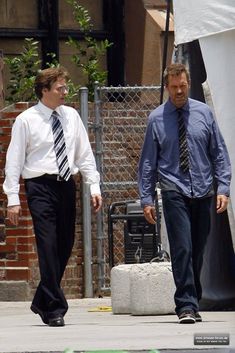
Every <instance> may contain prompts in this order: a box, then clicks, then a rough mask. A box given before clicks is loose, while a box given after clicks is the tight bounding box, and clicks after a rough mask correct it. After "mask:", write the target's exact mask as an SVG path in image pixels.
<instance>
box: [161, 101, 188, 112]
mask: <svg viewBox="0 0 235 353" xmlns="http://www.w3.org/2000/svg"><path fill="white" fill-rule="evenodd" d="M166 107H167V110H168V111H169V113H171V112H174V111H176V110H177V109H178V108H176V106H175V105H174V104H173V103H172V102H171V100H170V98H169V99H168V100H167V101H166ZM180 109H182V110H184V111H189V99H188V100H187V102H186V103H185V105H183V107H182V108H180Z"/></svg>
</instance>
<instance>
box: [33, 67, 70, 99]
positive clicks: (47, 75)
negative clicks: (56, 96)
mask: <svg viewBox="0 0 235 353" xmlns="http://www.w3.org/2000/svg"><path fill="white" fill-rule="evenodd" d="M58 78H64V79H65V80H66V81H68V79H69V74H68V71H67V70H66V69H65V68H64V67H62V66H59V67H50V68H48V69H44V70H40V71H39V72H38V74H37V76H36V78H35V82H34V90H35V94H36V96H37V97H38V98H39V99H41V98H42V90H43V88H47V89H49V90H50V89H51V86H52V85H53V83H54V82H56V81H57V79H58Z"/></svg>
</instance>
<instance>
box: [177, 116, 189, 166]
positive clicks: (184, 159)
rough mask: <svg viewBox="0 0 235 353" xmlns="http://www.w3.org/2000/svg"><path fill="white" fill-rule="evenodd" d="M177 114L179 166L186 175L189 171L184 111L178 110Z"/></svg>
mask: <svg viewBox="0 0 235 353" xmlns="http://www.w3.org/2000/svg"><path fill="white" fill-rule="evenodd" d="M177 112H178V129H179V165H180V169H181V170H182V172H183V173H186V172H187V171H188V170H189V153H188V143H187V138H186V130H185V124H184V117H183V112H182V109H177Z"/></svg>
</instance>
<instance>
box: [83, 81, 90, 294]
mask: <svg viewBox="0 0 235 353" xmlns="http://www.w3.org/2000/svg"><path fill="white" fill-rule="evenodd" d="M80 114H81V119H82V121H83V124H84V126H85V128H86V130H87V131H88V89H87V87H81V88H80ZM82 202H83V242H84V282H85V292H84V296H85V298H93V285H92V238H91V204H90V186H89V185H87V184H86V183H84V182H83V183H82Z"/></svg>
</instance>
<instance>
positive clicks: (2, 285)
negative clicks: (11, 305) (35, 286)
mask: <svg viewBox="0 0 235 353" xmlns="http://www.w3.org/2000/svg"><path fill="white" fill-rule="evenodd" d="M31 299H32V295H31V291H30V287H29V284H28V282H26V281H0V301H27V300H31Z"/></svg>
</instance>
